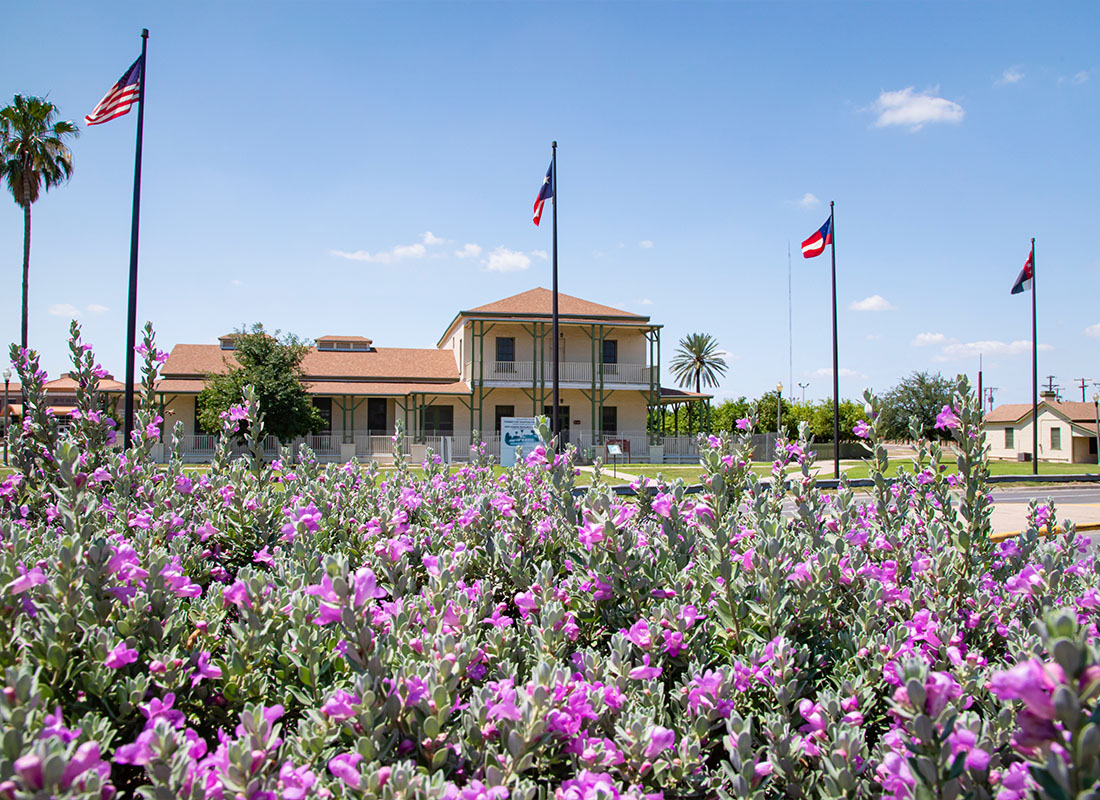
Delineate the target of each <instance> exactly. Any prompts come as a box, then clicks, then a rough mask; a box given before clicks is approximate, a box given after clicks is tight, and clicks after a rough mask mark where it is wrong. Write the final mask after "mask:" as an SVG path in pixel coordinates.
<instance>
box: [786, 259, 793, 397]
mask: <svg viewBox="0 0 1100 800" xmlns="http://www.w3.org/2000/svg"><path fill="white" fill-rule="evenodd" d="M792 308H793V306H792V304H791V240H790V239H788V240H787V369H788V370H789V374H788V375H787V379H788V380H787V385H788V386H790V387H791V391H792V392H793V391H794V322H793V319H794V312H793V311H792Z"/></svg>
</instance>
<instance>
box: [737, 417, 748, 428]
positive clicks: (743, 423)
mask: <svg viewBox="0 0 1100 800" xmlns="http://www.w3.org/2000/svg"><path fill="white" fill-rule="evenodd" d="M748 429H749V418H748V417H741V418H740V419H739V420H737V430H739V431H747V430H748Z"/></svg>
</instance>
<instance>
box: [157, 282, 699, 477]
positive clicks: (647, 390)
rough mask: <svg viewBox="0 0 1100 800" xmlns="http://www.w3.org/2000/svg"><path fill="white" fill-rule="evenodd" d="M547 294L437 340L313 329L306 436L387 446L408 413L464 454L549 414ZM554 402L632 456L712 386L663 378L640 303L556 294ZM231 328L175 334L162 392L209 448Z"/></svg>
mask: <svg viewBox="0 0 1100 800" xmlns="http://www.w3.org/2000/svg"><path fill="white" fill-rule="evenodd" d="M551 304H552V294H551V292H550V291H549V290H547V289H542V288H539V289H532V290H531V291H528V292H523V293H522V294H518V295H515V296H513V297H508V298H505V299H503V300H499V301H497V302H495V303H489V304H487V305H483V306H478V307H477V308H473V309H470V310H468V311H459V312H458V313H457V314H456V315H455V317H454V319H453V320H452V321H451V322H450V324H449V325H447V327H446V329H445V330H444V332H443V335H442V336H441V337H440V339H439V341H438V344H437V346H436V348H434V349H426V348H420V349H413V348H391V347H376V346H375V344H374V342H373V341H372V340H371V339H366V338H364V337H362V336H352V335H346V336H338V335H328V336H321V337H318V338H317V339H316V344H315V346H314V347H313V348H311V349H310V351H309V353H308V354H307V355H306V357H305V359H304V360H303V361H302V365H301V366H302V370H303V372H304V374H305V380H306V388H307V390H308V391H309V393H310V394H311V395H312V396H313V402H314V405H315V406H316V407H317V408H318V409H319V410H320V411H321V415H322V416H323V417H324V418H325V420H326V422H327V423H328V429H327V430H326V431H325V432H324V433H322V434H320V435H319V436H315V437H308V438H307V443H308V444H309V445H310V446H311V447H313V449H314V450H315V451H316V452H318V454H320V455H322V456H325V457H340V458H351V457H352V456H358V457H363V458H369V457H376V456H385V455H386V454H387V453H389V452H391V448H392V442H391V436H392V434H393V431H394V426H395V424H396V422H397V421H398V420H401V421H403V423H404V427H405V430H406V432H407V434H408V436H409V439H410V443H411V444H413V445H416V444H427V445H431V446H432V447H433V449H435V450H436V451H440V450H445V451H447V453H448V454H449V455H450V456H451V457H453V458H457V459H463V458H466V457H468V455H469V451H470V445H471V443H472V442H478V441H481V442H485V443H486V444H487V445H488V447H489V449H490V452H493V453H494V454H497V455H499V432H500V420H501V419H502V418H504V417H513V416H518V417H527V416H539V415H543V414H545V415H546V416H550V415H551V413H552V410H551V409H552V404H553V397H552V386H553V358H552V348H553V341H552V333H551V331H552V316H551ZM558 327H559V339H558V369H559V387H560V394H559V413H560V419H561V429H562V437H563V439H565V440H566V441H567V442H570V443H573V444H575V445H577V446H578V447H579V448H580V449H581V450H582V452H585V453H587V454H590V455H594V456H595V455H600V456H602V455H604V450H603V448H604V446H605V445H606V444H607V443H608V442H609V441H613V442H615V443H618V444H620V446H621V447H622V449H623V450H624V453H628V454H629V457H630V459H631V460H633V461H650V460H655V461H661V460H663V458H664V453H663V448H662V443H661V438H660V436H659V435H658V434H656V433H655V431H656V430H657V428H658V427H659V426H657V425H651V424H650V422H651V418H652V417H653V415H656V414H657V413H658V412H659V409H660V408H661V404H662V402H676V403H683V402H685V400H688V401H694V402H700V403H705V402H707V401H708V400H709V399H710V396H709V395H706V394H694V393H690V392H683V391H679V390H672V389H669V390H665V392H662V390H661V386H660V364H661V362H660V358H661V338H660V333H661V326H660V325H656V324H654V323H652V322H651V321H650V319H649V317H647V316H642V315H638V314H633V313H630V312H627V311H622V310H619V309H616V308H611V307H610V306H604V305H600V304H598V303H593V302H590V301H587V300H582V299H580V298H576V297H571V296H569V295H565V294H561V293H559V295H558ZM234 341H235V335H234V334H229V335H226V336H223V337H222V338H221V339H220V344H218V345H193V344H180V345H176V346H175V347H174V348H173V349H172V352H171V354H170V355H169V358H168V361H167V362H166V363H165V365H164V368H163V370H162V373H161V374H162V376H163V377H162V379H161V381H160V382H159V383H158V385H157V391H158V393H159V394H160V396H161V401H162V404H163V407H164V409H165V417H166V419H167V420H168V425H169V427H170V426H171V425H172V424H173V423H174V421H175V420H181V421H182V422H183V423H184V430H185V441H184V450H185V452H187V453H190V454H191V455H193V456H195V457H202V456H203V455H205V454H208V453H211V452H213V447H214V442H215V437H214V436H211V435H208V434H207V433H205V432H204V431H202V430H201V428H200V427H199V426H198V424H197V405H196V398H197V396H198V394H199V392H201V391H202V388H203V386H204V381H205V378H206V376H207V375H210V374H213V373H218V372H222V371H224V370H227V369H231V368H233V367H235V366H236V361H235V360H234V358H233V347H234Z"/></svg>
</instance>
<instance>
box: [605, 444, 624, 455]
mask: <svg viewBox="0 0 1100 800" xmlns="http://www.w3.org/2000/svg"><path fill="white" fill-rule="evenodd" d="M607 454H608V455H609V456H621V455H622V454H623V449H622V448H621V447H619V446H618V445H617V444H609V445H608V446H607Z"/></svg>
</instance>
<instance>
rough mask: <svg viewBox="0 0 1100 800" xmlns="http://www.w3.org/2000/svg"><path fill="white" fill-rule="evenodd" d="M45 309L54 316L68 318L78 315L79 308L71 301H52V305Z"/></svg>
mask: <svg viewBox="0 0 1100 800" xmlns="http://www.w3.org/2000/svg"><path fill="white" fill-rule="evenodd" d="M46 311H47V313H49V314H50V315H52V316H55V317H68V318H69V319H72V318H73V317H79V316H80V309H79V308H77V307H76V306H74V305H73V304H72V303H54V304H53V305H52V306H50V307H49V308H48V309H46Z"/></svg>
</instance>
